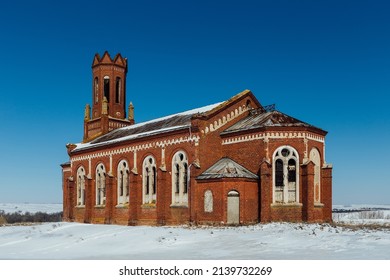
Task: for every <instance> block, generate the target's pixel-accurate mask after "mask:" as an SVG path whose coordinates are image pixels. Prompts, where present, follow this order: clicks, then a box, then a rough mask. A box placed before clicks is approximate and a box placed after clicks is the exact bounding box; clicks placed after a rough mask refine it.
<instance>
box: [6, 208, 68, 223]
mask: <svg viewBox="0 0 390 280" xmlns="http://www.w3.org/2000/svg"><path fill="white" fill-rule="evenodd" d="M61 221H62V212H57V213H51V214H48V213H44V212H36V213H30V212H25V213H22V212H20V211H19V212H14V213H5V211H4V210H0V225H1V224H16V223H49V222H61Z"/></svg>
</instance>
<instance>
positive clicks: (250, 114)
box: [61, 52, 332, 225]
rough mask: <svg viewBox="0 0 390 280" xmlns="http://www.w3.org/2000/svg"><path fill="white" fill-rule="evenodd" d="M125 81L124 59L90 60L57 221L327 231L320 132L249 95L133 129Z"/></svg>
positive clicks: (327, 183)
mask: <svg viewBox="0 0 390 280" xmlns="http://www.w3.org/2000/svg"><path fill="white" fill-rule="evenodd" d="M126 74H127V59H126V58H124V57H122V56H121V54H117V55H116V56H115V57H113V58H112V57H111V56H110V55H109V53H108V52H105V53H104V54H103V56H100V55H99V54H96V55H95V56H94V58H93V62H92V100H91V104H92V106H90V105H86V107H85V113H84V136H83V139H82V141H81V142H80V143H75V144H67V145H66V148H67V152H68V154H69V161H68V162H67V163H64V164H62V165H61V167H62V187H63V207H64V208H63V220H64V221H74V222H81V223H101V224H103V223H105V224H122V225H178V224H199V225H201V224H207V225H248V224H255V223H267V222H273V221H285V222H331V220H332V165H331V164H328V163H326V161H325V136H326V134H327V132H326V131H324V130H322V129H321V128H318V127H316V126H313V125H311V124H308V123H306V122H303V121H300V120H298V119H296V118H294V117H291V116H289V115H287V114H285V113H282V112H280V111H277V110H276V109H275V106H263V104H260V102H259V101H258V100H257V99H256V97H255V95H254V94H253V93H252V92H251V91H250V90H244V91H242V92H239V93H236V94H235V95H233V94H234V93H233V94H229V93H228V94H227V98H226V101H224V102H220V103H215V104H211V105H207V106H204V107H199V108H195V109H192V110H188V111H183V112H180V111H182V110H180V108H178V111H179V112H180V113H177V114H173V115H169V116H165V117H161V118H158V119H153V120H150V121H146V122H142V123H136V122H135V117H134V115H135V114H134V107H133V105H132V103H130V104H129V105H128V106H126V105H127V103H126ZM231 95H233V96H231ZM178 106H180V104H178ZM126 107H127V108H126ZM126 109H127V110H126ZM140 110H142V109H140Z"/></svg>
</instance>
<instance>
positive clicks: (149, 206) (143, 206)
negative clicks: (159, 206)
mask: <svg viewBox="0 0 390 280" xmlns="http://www.w3.org/2000/svg"><path fill="white" fill-rule="evenodd" d="M141 208H142V209H155V208H156V204H155V203H145V204H142V205H141Z"/></svg>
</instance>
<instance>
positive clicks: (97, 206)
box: [95, 205, 106, 209]
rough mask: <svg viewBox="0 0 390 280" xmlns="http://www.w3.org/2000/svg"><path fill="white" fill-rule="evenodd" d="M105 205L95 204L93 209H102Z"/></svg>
mask: <svg viewBox="0 0 390 280" xmlns="http://www.w3.org/2000/svg"><path fill="white" fill-rule="evenodd" d="M104 208H106V205H95V209H104Z"/></svg>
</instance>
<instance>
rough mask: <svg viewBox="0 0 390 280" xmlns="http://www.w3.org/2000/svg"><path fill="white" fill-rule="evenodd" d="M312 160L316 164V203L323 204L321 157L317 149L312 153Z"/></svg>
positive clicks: (312, 150)
mask: <svg viewBox="0 0 390 280" xmlns="http://www.w3.org/2000/svg"><path fill="white" fill-rule="evenodd" d="M310 160H311V161H312V162H313V163H314V203H320V202H321V157H320V153H319V151H318V150H317V149H316V148H313V149H311V151H310Z"/></svg>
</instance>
